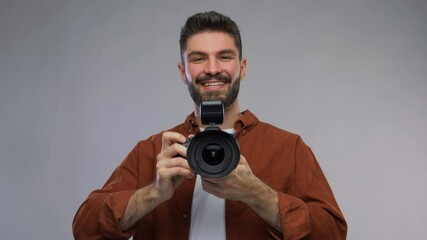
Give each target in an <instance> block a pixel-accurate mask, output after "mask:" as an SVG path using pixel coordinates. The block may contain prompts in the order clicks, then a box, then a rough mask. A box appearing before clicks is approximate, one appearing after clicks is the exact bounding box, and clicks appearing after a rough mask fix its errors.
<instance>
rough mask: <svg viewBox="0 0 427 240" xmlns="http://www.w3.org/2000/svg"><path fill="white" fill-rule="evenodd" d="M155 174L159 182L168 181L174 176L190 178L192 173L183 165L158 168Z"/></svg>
mask: <svg viewBox="0 0 427 240" xmlns="http://www.w3.org/2000/svg"><path fill="white" fill-rule="evenodd" d="M157 176H158V180H159V182H160V183H162V182H165V181H170V180H172V179H173V178H174V177H177V176H182V177H186V178H192V177H193V176H194V173H193V172H192V171H191V170H190V169H187V168H183V167H171V168H159V169H158V170H157Z"/></svg>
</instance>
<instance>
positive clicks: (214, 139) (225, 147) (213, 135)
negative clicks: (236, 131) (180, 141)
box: [187, 127, 240, 178]
mask: <svg viewBox="0 0 427 240" xmlns="http://www.w3.org/2000/svg"><path fill="white" fill-rule="evenodd" d="M187 160H188V164H189V165H190V167H191V169H193V170H194V171H195V172H196V173H197V174H199V175H200V176H203V177H211V178H220V177H224V176H226V175H228V174H229V173H231V172H232V171H233V170H234V169H235V168H236V167H237V165H238V164H239V160H240V149H239V144H238V143H237V141H236V139H235V138H234V137H233V136H232V135H230V134H228V133H226V132H223V131H221V129H219V128H218V127H208V128H207V129H206V130H205V131H203V132H201V133H199V134H197V135H196V136H195V137H194V138H192V139H191V141H190V143H189V145H188V148H187Z"/></svg>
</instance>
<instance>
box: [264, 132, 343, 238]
mask: <svg viewBox="0 0 427 240" xmlns="http://www.w3.org/2000/svg"><path fill="white" fill-rule="evenodd" d="M294 176H295V180H294V186H293V194H286V193H282V192H278V200H279V206H278V207H279V215H280V221H281V225H282V232H283V233H284V238H283V239H287V240H294V239H305V240H309V239H328V240H334V239H345V238H346V234H347V225H346V221H345V219H344V216H343V214H342V213H341V211H340V209H339V207H338V204H337V202H336V200H335V198H334V195H333V193H332V190H331V188H330V186H329V184H328V182H327V180H326V178H325V176H324V174H323V172H322V170H321V168H320V166H319V164H318V162H317V160H316V158H315V156H314V154H313V153H312V151H311V149H310V148H309V147H308V146H306V145H305V143H304V142H303V141H302V140H301V138H300V137H298V139H297V141H296V146H295V175H294ZM270 233H272V235H273V237H275V238H276V239H282V238H280V237H279V235H278V234H275V233H274V231H270Z"/></svg>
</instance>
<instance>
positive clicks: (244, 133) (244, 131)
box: [242, 128, 246, 136]
mask: <svg viewBox="0 0 427 240" xmlns="http://www.w3.org/2000/svg"><path fill="white" fill-rule="evenodd" d="M242 134H243V136H245V135H246V128H243V129H242Z"/></svg>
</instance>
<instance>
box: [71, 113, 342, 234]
mask: <svg viewBox="0 0 427 240" xmlns="http://www.w3.org/2000/svg"><path fill="white" fill-rule="evenodd" d="M235 129H236V138H237V140H238V142H239V145H240V151H241V154H242V155H243V156H245V158H246V159H247V161H248V164H249V166H250V167H251V169H252V172H253V173H254V174H255V175H256V176H257V177H258V178H260V179H261V180H262V181H263V182H264V183H266V184H268V185H269V186H270V187H271V188H273V189H274V190H276V191H277V193H278V197H279V206H278V207H279V215H280V221H281V226H282V232H283V233H284V238H286V239H288V240H292V239H325V240H326V239H327V240H331V239H345V238H346V232H347V225H346V222H345V219H344V216H343V215H342V213H341V211H340V209H339V207H338V204H337V202H336V201H335V198H334V196H333V193H332V190H331V188H330V187H329V184H328V182H327V181H326V178H325V176H324V175H323V172H322V170H321V169H320V166H319V164H318V162H317V160H316V158H315V156H314V155H313V153H312V151H311V150H310V148H309V147H307V146H306V145H305V144H304V142H303V141H302V140H301V138H300V137H299V136H298V135H295V134H292V133H289V132H287V131H284V130H281V129H279V128H276V127H274V126H272V125H269V124H267V123H264V122H261V121H259V120H258V119H257V117H256V116H255V115H254V114H252V113H251V112H250V111H248V110H246V111H245V112H243V113H242V117H241V119H240V120H239V121H237V122H236V123H235ZM169 131H175V132H179V133H181V134H183V135H184V136H187V135H189V134H197V133H198V131H199V126H197V125H196V123H195V117H194V114H191V115H189V116H188V117H187V119H186V121H185V122H184V123H182V124H180V125H178V126H176V127H174V128H172V129H170V130H169ZM161 138H162V133H159V134H156V135H154V136H152V137H150V138H148V139H146V140H143V141H140V142H139V143H138V144H137V145H136V146H135V148H134V149H133V150H132V151H131V152H130V153H129V155H128V156H127V157H126V159H125V160H124V161H123V162H122V163H121V164H120V165H119V166H118V167H117V169H116V170H115V171H114V172H113V174H112V175H111V177H110V178H109V179H108V181H107V182H106V183H105V185H104V186H103V188H102V189H100V190H95V191H93V192H92V193H91V194H90V195H89V196H88V198H87V199H86V200H85V201H84V202H83V204H82V205H81V206H80V208H79V210H78V212H77V214H76V216H75V218H74V222H73V232H74V237H75V238H76V239H127V238H129V237H130V236H132V235H134V237H133V239H135V240H138V239H149V240H151V239H168V240H169V239H188V237H189V230H190V217H191V212H190V211H191V203H192V198H193V190H194V185H195V178H193V179H192V180H187V179H186V180H184V182H183V183H182V184H181V185H180V186H179V187H178V189H177V190H176V192H175V194H174V196H173V197H172V198H171V199H170V200H168V201H166V202H164V203H162V204H161V205H159V206H158V207H157V208H156V209H154V210H153V211H152V212H150V213H149V214H147V215H146V216H145V217H143V218H142V219H141V220H139V222H138V223H137V224H136V225H135V227H134V228H133V229H132V230H130V231H128V232H122V231H121V230H120V225H119V221H120V219H121V217H122V215H123V212H124V210H125V208H126V205H127V203H128V201H129V199H130V197H131V196H132V194H133V193H134V192H135V191H136V190H137V189H139V188H142V187H144V186H147V185H149V184H151V183H152V182H153V181H154V179H155V167H156V156H157V155H158V154H159V152H160V149H161ZM226 235H227V239H282V238H280V237H279V235H277V233H276V232H275V231H274V230H273V228H271V227H270V226H268V224H266V223H265V222H264V221H263V219H262V218H260V217H259V216H258V215H257V214H256V213H255V212H253V211H252V210H251V209H250V208H249V207H248V206H246V205H245V204H244V203H242V202H239V201H228V200H227V201H226Z"/></svg>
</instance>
